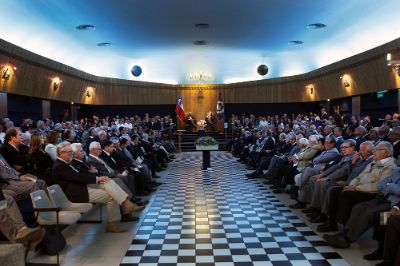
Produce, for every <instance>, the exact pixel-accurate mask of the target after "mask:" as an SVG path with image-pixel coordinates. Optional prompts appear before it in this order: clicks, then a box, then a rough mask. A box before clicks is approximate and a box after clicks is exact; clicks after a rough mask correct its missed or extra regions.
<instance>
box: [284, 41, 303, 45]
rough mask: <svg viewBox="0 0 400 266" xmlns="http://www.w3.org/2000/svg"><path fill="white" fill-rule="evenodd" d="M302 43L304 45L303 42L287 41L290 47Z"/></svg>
mask: <svg viewBox="0 0 400 266" xmlns="http://www.w3.org/2000/svg"><path fill="white" fill-rule="evenodd" d="M303 43H304V42H303V41H288V44H291V45H300V44H303Z"/></svg>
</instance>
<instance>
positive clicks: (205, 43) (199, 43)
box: [193, 41, 208, 45]
mask: <svg viewBox="0 0 400 266" xmlns="http://www.w3.org/2000/svg"><path fill="white" fill-rule="evenodd" d="M193 44H194V45H207V44H208V42H207V41H194V42H193Z"/></svg>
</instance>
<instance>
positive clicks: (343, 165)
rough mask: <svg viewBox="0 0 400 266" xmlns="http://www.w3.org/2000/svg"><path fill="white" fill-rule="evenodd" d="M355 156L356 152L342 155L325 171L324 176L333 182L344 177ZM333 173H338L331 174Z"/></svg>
mask: <svg viewBox="0 0 400 266" xmlns="http://www.w3.org/2000/svg"><path fill="white" fill-rule="evenodd" d="M353 157H354V154H352V155H349V156H344V157H342V158H341V159H340V161H339V162H338V163H337V164H335V165H332V166H331V167H329V168H328V169H326V170H325V171H324V173H323V175H324V177H326V178H327V179H328V180H330V181H333V182H335V181H338V180H340V179H341V178H342V177H343V173H345V172H347V170H348V169H349V168H350V165H351V160H353ZM336 171H338V173H336ZM333 173H336V174H335V175H331V174H333Z"/></svg>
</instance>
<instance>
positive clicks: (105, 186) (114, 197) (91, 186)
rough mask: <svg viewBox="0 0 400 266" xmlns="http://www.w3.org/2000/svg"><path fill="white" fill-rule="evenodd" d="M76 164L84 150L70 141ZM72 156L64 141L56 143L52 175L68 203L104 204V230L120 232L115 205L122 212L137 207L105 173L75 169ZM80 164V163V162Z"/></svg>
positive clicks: (122, 230) (68, 144) (128, 211)
mask: <svg viewBox="0 0 400 266" xmlns="http://www.w3.org/2000/svg"><path fill="white" fill-rule="evenodd" d="M74 149H75V156H76V158H77V161H78V162H77V164H79V159H83V157H84V155H85V154H84V152H83V149H82V147H81V146H80V144H74ZM73 158H74V155H73V150H72V146H71V144H70V143H69V142H67V141H64V142H62V143H60V144H58V145H57V160H56V162H55V163H54V165H53V171H52V172H53V175H52V176H53V178H54V181H55V183H56V184H59V185H60V187H61V188H62V190H63V191H64V193H65V194H66V196H67V197H68V199H69V200H70V201H72V202H92V203H106V204H107V211H108V223H107V227H106V231H107V232H113V233H120V232H126V231H127V229H126V228H123V227H120V226H119V225H118V224H117V221H119V220H120V219H121V216H120V213H119V208H118V204H119V205H121V208H122V212H123V214H129V213H131V212H135V211H140V210H142V209H143V208H144V207H139V206H137V205H135V204H134V203H132V202H130V201H129V199H128V194H126V193H125V192H124V191H123V190H122V189H121V188H120V187H119V186H118V185H117V184H116V183H115V182H113V181H112V180H111V179H110V178H109V177H107V176H98V175H96V174H94V173H91V172H90V171H79V170H78V169H77V168H75V167H74V166H73V165H72V164H71V162H72V160H73ZM81 163H82V162H81Z"/></svg>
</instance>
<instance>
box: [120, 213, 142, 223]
mask: <svg viewBox="0 0 400 266" xmlns="http://www.w3.org/2000/svg"><path fill="white" fill-rule="evenodd" d="M138 220H139V217H135V216H132V215H130V214H124V215H122V216H121V223H128V222H136V221H138Z"/></svg>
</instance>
